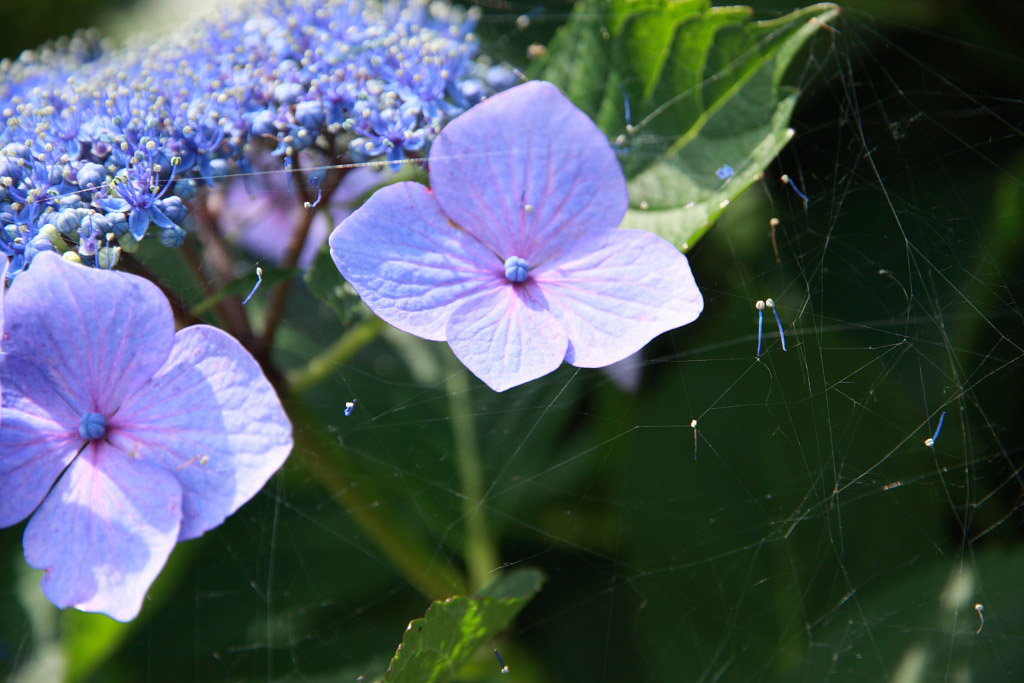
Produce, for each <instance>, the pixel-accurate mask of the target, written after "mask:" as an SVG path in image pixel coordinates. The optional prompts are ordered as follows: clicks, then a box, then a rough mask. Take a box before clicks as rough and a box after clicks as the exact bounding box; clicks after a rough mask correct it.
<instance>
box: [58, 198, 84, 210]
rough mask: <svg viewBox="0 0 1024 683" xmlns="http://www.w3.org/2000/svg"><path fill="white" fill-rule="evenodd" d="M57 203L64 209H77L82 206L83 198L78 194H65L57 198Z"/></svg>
mask: <svg viewBox="0 0 1024 683" xmlns="http://www.w3.org/2000/svg"><path fill="white" fill-rule="evenodd" d="M57 203H58V204H59V205H60V206H61V207H62V208H70V209H77V208H78V207H79V206H81V205H82V198H81V197H80V196H79V195H77V194H65V195H61V196H60V197H58V198H57Z"/></svg>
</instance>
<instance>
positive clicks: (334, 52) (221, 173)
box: [0, 0, 490, 277]
mask: <svg viewBox="0 0 1024 683" xmlns="http://www.w3.org/2000/svg"><path fill="white" fill-rule="evenodd" d="M478 16H479V11H478V10H475V9H470V10H466V11H464V10H461V9H458V8H456V7H453V6H450V5H448V4H446V3H445V2H443V1H437V2H432V1H429V0H383V1H381V0H289V1H288V2H280V1H279V0H250V1H249V2H246V3H245V4H244V5H241V4H239V5H238V6H237V7H234V8H221V9H220V10H219V11H217V12H215V13H211V15H210V16H209V17H207V18H204V19H199V20H196V21H187V22H182V23H181V24H180V25H179V26H178V27H176V28H175V29H174V30H171V31H166V32H164V33H162V34H161V35H160V36H159V37H156V38H154V37H152V36H140V37H139V38H138V39H137V40H136V41H135V42H134V43H132V44H129V45H127V46H126V47H124V48H122V49H118V50H112V49H108V48H107V47H105V46H104V45H102V44H101V43H99V42H98V41H97V39H96V38H95V36H90V35H87V34H83V35H81V36H78V37H76V38H74V39H72V40H63V41H57V42H56V43H53V44H50V45H46V46H43V47H42V48H41V49H40V50H38V51H27V52H25V53H24V54H23V55H22V56H21V57H19V58H18V59H17V60H14V61H10V60H3V61H0V113H2V114H3V123H4V125H3V126H0V254H4V255H7V256H9V257H10V258H11V269H10V270H11V275H12V277H13V276H14V275H17V274H18V273H19V272H21V270H22V269H24V268H25V267H26V266H27V265H28V263H30V262H31V260H32V259H33V258H34V257H35V255H36V254H38V253H40V252H43V251H59V252H62V253H64V252H69V251H70V252H73V253H75V254H77V257H73V258H77V259H78V260H79V261H81V262H82V263H85V264H87V265H93V266H99V267H102V268H109V267H111V266H112V265H114V264H115V263H116V261H117V260H118V258H119V255H120V253H121V252H122V251H124V252H126V253H131V252H132V251H134V250H135V249H137V248H138V244H137V243H138V242H139V241H140V240H142V239H143V238H144V237H146V236H147V235H152V234H153V233H158V234H159V238H160V242H161V244H163V245H164V246H167V247H176V246H179V245H180V244H181V243H182V242H183V241H184V238H185V234H186V233H185V228H186V227H187V222H186V218H187V216H188V210H187V209H188V207H187V206H186V205H185V202H187V201H188V200H189V199H190V197H191V196H192V195H193V194H195V188H196V187H197V186H200V187H202V186H210V185H213V184H214V182H215V181H216V180H223V179H224V177H225V176H232V175H240V174H241V175H244V174H247V173H249V171H250V167H251V164H252V163H253V162H255V161H258V160H259V159H260V158H261V157H263V156H265V155H270V156H272V158H273V159H274V160H275V162H276V165H277V168H276V170H277V171H279V172H280V171H284V170H287V169H291V168H292V165H293V164H294V161H295V159H296V157H297V155H299V154H300V153H301V154H303V155H305V156H306V157H308V158H311V159H312V164H311V165H312V166H320V167H322V166H326V165H328V164H337V163H339V162H340V163H347V162H349V161H351V160H352V159H353V158H354V159H357V160H360V161H363V160H370V159H381V160H385V159H386V160H387V161H390V162H392V163H393V164H395V165H397V164H399V163H400V162H401V160H402V159H403V158H405V157H406V155H407V154H417V155H418V152H419V150H420V149H422V148H424V147H425V145H426V144H428V142H429V141H430V140H432V139H433V138H434V136H435V135H436V133H437V131H439V130H440V129H441V126H442V124H443V123H444V121H445V120H447V119H448V118H450V117H452V116H454V115H456V114H458V113H460V112H461V111H463V110H464V109H465V108H467V107H468V106H470V105H471V104H472V103H473V102H474V101H476V100H477V99H479V98H480V97H482V96H483V95H485V94H487V92H488V91H489V90H490V88H489V87H488V86H487V85H486V83H485V82H484V81H482V80H481V78H480V71H481V69H482V68H483V63H482V62H481V61H478V59H477V57H478V56H477V42H476V38H475V36H474V35H473V32H472V30H473V27H474V26H475V24H476V21H477V18H478ZM304 168H308V166H304ZM202 199H203V196H202V195H201V196H199V199H198V200H199V201H202ZM47 226H52V229H49V230H48V229H47ZM151 226H153V227H151ZM287 241H288V239H287V236H286V237H285V238H284V239H283V240H281V242H282V243H287Z"/></svg>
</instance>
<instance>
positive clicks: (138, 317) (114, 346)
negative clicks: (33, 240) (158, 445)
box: [0, 253, 174, 527]
mask: <svg viewBox="0 0 1024 683" xmlns="http://www.w3.org/2000/svg"><path fill="white" fill-rule="evenodd" d="M5 305H6V308H7V315H6V318H7V320H6V331H5V343H4V351H5V354H4V356H3V358H2V361H0V386H2V387H3V398H2V401H3V408H2V413H0V415H2V418H0V419H2V424H3V428H2V429H0V527H4V526H9V525H11V524H15V523H17V522H19V521H21V520H22V519H24V518H25V517H27V516H28V515H30V514H31V513H32V511H33V510H34V509H35V508H36V507H37V506H38V505H39V503H40V502H41V501H42V500H43V497H44V496H45V495H46V492H47V490H49V488H50V486H52V485H53V483H54V481H56V480H57V477H58V476H59V475H60V473H61V471H62V470H63V469H64V467H66V466H67V464H68V463H69V462H70V461H71V459H72V458H73V457H74V456H75V453H76V452H77V451H78V450H79V449H80V448H81V447H82V438H81V437H80V436H79V433H78V425H79V421H80V419H81V417H82V415H83V414H84V413H86V412H92V411H96V412H101V413H104V414H110V413H112V412H113V411H114V410H115V409H116V408H117V407H119V406H120V405H121V403H122V401H123V400H124V397H125V396H126V395H127V394H129V393H133V392H134V391H136V390H137V389H138V388H139V387H140V386H142V385H143V384H144V383H145V382H146V381H147V380H148V379H149V378H150V377H152V375H153V373H154V372H155V371H156V370H157V369H158V368H159V367H160V365H162V364H163V361H164V360H165V359H166V358H167V354H168V353H169V352H170V347H171V343H172V341H173V338H174V328H173V326H172V318H171V313H170V308H169V306H168V304H167V300H166V299H164V297H163V295H162V294H161V293H160V290H158V289H157V288H156V287H155V286H154V285H152V284H150V283H149V282H147V281H145V280H143V279H142V278H138V277H135V276H133V275H127V274H123V273H114V272H109V271H103V270H98V269H93V268H85V267H84V266H77V265H74V264H72V263H69V262H67V261H64V260H62V259H61V258H60V257H59V256H56V255H55V254H50V253H42V254H39V255H38V256H37V257H36V258H35V260H34V261H33V262H32V267H31V268H29V269H28V270H27V271H26V272H24V273H22V274H21V275H19V276H18V278H17V279H16V280H15V283H14V284H13V285H12V286H11V289H10V291H8V292H7V295H6V297H5Z"/></svg>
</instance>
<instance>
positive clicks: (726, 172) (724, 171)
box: [715, 164, 735, 180]
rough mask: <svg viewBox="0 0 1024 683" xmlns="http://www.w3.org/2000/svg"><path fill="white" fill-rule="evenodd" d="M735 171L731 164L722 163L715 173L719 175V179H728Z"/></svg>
mask: <svg viewBox="0 0 1024 683" xmlns="http://www.w3.org/2000/svg"><path fill="white" fill-rule="evenodd" d="M733 173H735V171H734V170H733V168H732V166H730V165H729V164H722V165H721V166H719V167H718V170H716V171H715V175H716V176H718V179H719V180H728V179H729V178H731V177H732V174H733Z"/></svg>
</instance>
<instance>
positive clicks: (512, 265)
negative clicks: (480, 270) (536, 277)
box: [505, 256, 530, 282]
mask: <svg viewBox="0 0 1024 683" xmlns="http://www.w3.org/2000/svg"><path fill="white" fill-rule="evenodd" d="M529 274H530V264H529V263H527V262H526V259H524V258H519V257H518V256H509V257H508V258H507V259H505V279H506V280H508V281H509V282H526V278H527V276H528V275H529Z"/></svg>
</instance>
